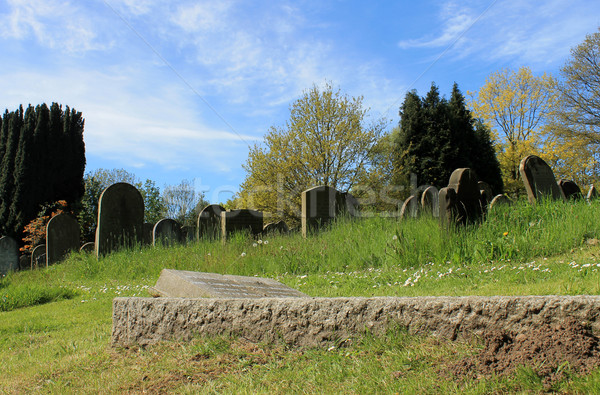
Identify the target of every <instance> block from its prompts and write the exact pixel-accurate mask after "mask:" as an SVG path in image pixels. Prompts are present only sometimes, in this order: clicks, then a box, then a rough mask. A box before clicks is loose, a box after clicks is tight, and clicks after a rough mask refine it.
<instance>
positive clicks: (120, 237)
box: [96, 182, 144, 256]
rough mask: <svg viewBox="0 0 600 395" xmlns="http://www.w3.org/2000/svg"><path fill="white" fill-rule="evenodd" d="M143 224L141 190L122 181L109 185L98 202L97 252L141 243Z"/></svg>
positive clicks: (99, 253)
mask: <svg viewBox="0 0 600 395" xmlns="http://www.w3.org/2000/svg"><path fill="white" fill-rule="evenodd" d="M143 225H144V199H143V198H142V195H141V194H140V192H139V191H138V190H137V189H136V188H135V187H134V186H133V185H130V184H127V183H124V182H120V183H117V184H113V185H111V186H109V187H108V188H106V189H105V190H104V192H102V194H101V195H100V200H99V202H98V227H97V228H96V255H97V256H103V255H106V254H109V253H111V252H113V251H115V250H117V249H119V248H122V247H128V246H133V245H135V244H137V243H142V239H143V235H142V231H143Z"/></svg>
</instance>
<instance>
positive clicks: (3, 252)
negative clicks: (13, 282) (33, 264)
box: [0, 236, 19, 275]
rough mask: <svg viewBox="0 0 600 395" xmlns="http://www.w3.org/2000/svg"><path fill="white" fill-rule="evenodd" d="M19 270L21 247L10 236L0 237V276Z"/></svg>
mask: <svg viewBox="0 0 600 395" xmlns="http://www.w3.org/2000/svg"><path fill="white" fill-rule="evenodd" d="M18 269H19V246H18V244H17V242H16V241H15V239H13V238H12V237H9V236H3V237H0V275H5V274H7V273H8V272H11V271H15V270H18Z"/></svg>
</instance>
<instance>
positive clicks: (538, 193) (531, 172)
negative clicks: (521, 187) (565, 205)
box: [519, 155, 565, 203]
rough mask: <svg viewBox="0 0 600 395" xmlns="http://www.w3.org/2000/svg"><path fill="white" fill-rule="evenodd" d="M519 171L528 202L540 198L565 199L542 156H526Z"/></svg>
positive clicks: (533, 201)
mask: <svg viewBox="0 0 600 395" xmlns="http://www.w3.org/2000/svg"><path fill="white" fill-rule="evenodd" d="M519 173H521V179H522V180H523V183H524V184H525V190H526V191H527V197H528V198H529V202H530V203H535V202H536V201H537V200H538V199H541V198H547V199H553V200H564V199H565V196H564V194H563V192H562V190H561V189H560V187H559V186H558V183H557V182H556V178H554V173H553V172H552V169H551V168H550V166H548V164H547V163H546V162H544V160H543V159H542V158H540V157H538V156H535V155H529V156H526V157H525V158H523V160H522V161H521V164H520V165H519Z"/></svg>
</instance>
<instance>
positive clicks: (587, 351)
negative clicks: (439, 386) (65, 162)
mask: <svg viewBox="0 0 600 395" xmlns="http://www.w3.org/2000/svg"><path fill="white" fill-rule="evenodd" d="M483 340H484V342H485V347H484V348H483V350H482V351H481V352H479V353H478V354H477V355H474V356H472V357H469V358H464V359H461V360H459V361H457V362H455V363H453V364H451V366H447V367H446V368H447V369H448V370H447V372H449V373H450V374H452V375H453V376H454V377H455V378H458V379H477V378H480V377H482V376H483V377H488V376H491V375H492V374H496V375H504V374H509V373H511V372H513V371H514V370H515V369H516V368H517V367H519V366H525V367H529V368H531V369H533V371H534V372H535V373H536V374H537V375H538V376H539V377H540V378H541V379H542V382H543V384H544V386H545V387H547V388H549V387H551V386H552V385H553V384H554V383H555V382H557V381H560V380H563V379H565V378H567V377H568V375H570V374H577V375H579V374H582V375H583V374H586V373H588V372H589V371H591V370H592V369H594V368H595V367H598V366H600V343H599V340H600V339H599V338H598V337H596V336H594V335H593V334H592V332H591V330H590V329H589V328H587V327H586V326H584V325H582V323H580V322H578V321H576V320H575V319H574V318H569V319H567V320H565V321H563V322H561V323H560V324H553V325H548V324H544V325H540V326H536V327H534V328H529V329H527V330H525V331H523V332H520V333H518V334H511V333H503V332H498V331H492V332H489V333H486V334H485V335H484V336H483Z"/></svg>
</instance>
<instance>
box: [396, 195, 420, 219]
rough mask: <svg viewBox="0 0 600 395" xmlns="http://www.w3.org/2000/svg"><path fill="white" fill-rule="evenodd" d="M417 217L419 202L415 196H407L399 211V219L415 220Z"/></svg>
mask: <svg viewBox="0 0 600 395" xmlns="http://www.w3.org/2000/svg"><path fill="white" fill-rule="evenodd" d="M418 215H419V200H418V199H417V197H416V196H415V195H411V196H409V197H408V198H407V199H406V200H405V201H404V204H402V208H401V209H400V219H407V218H417V216H418Z"/></svg>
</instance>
